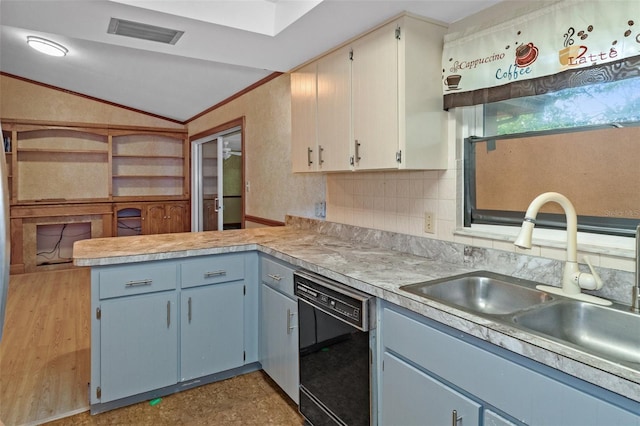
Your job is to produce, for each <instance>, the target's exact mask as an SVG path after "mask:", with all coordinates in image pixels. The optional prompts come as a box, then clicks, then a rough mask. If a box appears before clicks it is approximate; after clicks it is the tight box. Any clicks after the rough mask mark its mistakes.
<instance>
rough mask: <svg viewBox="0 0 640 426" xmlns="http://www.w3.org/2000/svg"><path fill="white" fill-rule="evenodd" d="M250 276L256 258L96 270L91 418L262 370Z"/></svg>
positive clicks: (255, 300) (254, 293) (240, 255)
mask: <svg viewBox="0 0 640 426" xmlns="http://www.w3.org/2000/svg"><path fill="white" fill-rule="evenodd" d="M245 261H246V262H245ZM251 270H256V272H257V257H256V256H255V254H254V253H253V254H245V253H238V254H223V255H211V256H201V257H197V258H193V259H189V260H188V261H175V260H165V261H150V262H139V263H132V264H126V265H111V266H104V267H94V268H92V271H91V305H92V312H93V313H92V320H91V383H90V398H89V399H90V405H91V412H92V413H94V414H95V413H99V412H103V411H107V410H111V409H114V408H118V407H122V406H125V405H130V404H133V403H136V402H140V401H143V400H146V399H150V398H153V397H157V396H161V395H166V394H169V393H174V392H176V391H179V390H182V389H188V388H189V387H193V386H197V385H198V384H202V383H204V382H211V381H216V380H221V379H223V378H228V377H231V376H232V375H235V374H239V372H241V371H242V372H248V371H251V370H252V369H257V368H259V364H258V362H257V361H258V354H257V353H258V350H257V333H258V319H257V315H258V314H257V311H258V285H257V273H256V272H252V271H251ZM247 286H250V287H249V288H247ZM254 341H255V342H254Z"/></svg>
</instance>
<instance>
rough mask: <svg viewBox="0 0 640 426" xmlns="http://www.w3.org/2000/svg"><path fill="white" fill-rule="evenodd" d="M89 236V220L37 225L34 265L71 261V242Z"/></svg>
mask: <svg viewBox="0 0 640 426" xmlns="http://www.w3.org/2000/svg"><path fill="white" fill-rule="evenodd" d="M88 238H91V222H79V223H61V224H51V225H37V227H36V266H44V265H59V264H64V263H72V262H73V243H74V242H76V241H79V240H85V239H88Z"/></svg>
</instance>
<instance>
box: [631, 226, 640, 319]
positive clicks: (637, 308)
mask: <svg viewBox="0 0 640 426" xmlns="http://www.w3.org/2000/svg"><path fill="white" fill-rule="evenodd" d="M631 310H632V311H634V312H640V225H638V227H637V228H636V285H635V286H633V288H632V289H631Z"/></svg>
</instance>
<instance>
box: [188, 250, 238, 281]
mask: <svg viewBox="0 0 640 426" xmlns="http://www.w3.org/2000/svg"><path fill="white" fill-rule="evenodd" d="M180 265H181V268H180V276H181V278H182V281H181V283H182V288H189V287H197V286H200V285H208V284H216V283H224V282H229V281H237V280H241V279H244V254H219V255H215V256H206V257H201V258H195V259H190V260H186V261H184V262H180Z"/></svg>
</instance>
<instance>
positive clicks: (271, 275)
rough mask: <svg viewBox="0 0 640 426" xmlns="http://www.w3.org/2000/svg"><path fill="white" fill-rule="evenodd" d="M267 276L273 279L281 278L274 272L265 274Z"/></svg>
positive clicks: (278, 279)
mask: <svg viewBox="0 0 640 426" xmlns="http://www.w3.org/2000/svg"><path fill="white" fill-rule="evenodd" d="M267 276H268V277H269V278H271V279H272V280H274V281H280V280H281V279H282V277H281V276H280V275H275V274H267Z"/></svg>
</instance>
